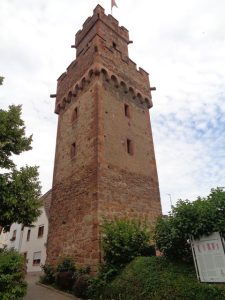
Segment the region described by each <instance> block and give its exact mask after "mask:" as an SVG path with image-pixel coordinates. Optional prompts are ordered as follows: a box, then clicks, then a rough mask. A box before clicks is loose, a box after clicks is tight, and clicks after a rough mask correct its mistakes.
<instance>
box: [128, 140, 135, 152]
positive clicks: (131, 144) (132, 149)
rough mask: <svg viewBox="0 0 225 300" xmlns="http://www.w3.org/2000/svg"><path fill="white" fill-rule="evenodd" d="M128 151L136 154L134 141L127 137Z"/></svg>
mask: <svg viewBox="0 0 225 300" xmlns="http://www.w3.org/2000/svg"><path fill="white" fill-rule="evenodd" d="M127 153H128V154H130V155H133V154H134V147H133V142H132V141H131V140H130V139H127Z"/></svg>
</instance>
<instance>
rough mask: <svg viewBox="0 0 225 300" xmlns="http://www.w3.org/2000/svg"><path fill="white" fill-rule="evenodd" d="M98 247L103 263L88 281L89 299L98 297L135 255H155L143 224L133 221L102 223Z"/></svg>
mask: <svg viewBox="0 0 225 300" xmlns="http://www.w3.org/2000/svg"><path fill="white" fill-rule="evenodd" d="M102 228H103V238H102V246H103V251H104V263H103V264H101V265H100V266H99V271H98V275H97V277H95V278H92V279H91V280H90V286H89V292H88V294H89V297H93V296H94V297H96V299H98V297H100V294H101V290H102V289H104V287H105V285H106V284H107V283H108V282H110V281H111V280H112V279H113V278H115V276H116V275H117V274H119V273H120V271H121V270H122V269H123V268H124V267H125V266H126V264H128V263H129V262H130V261H131V260H133V259H134V258H135V257H137V256H152V255H155V247H154V246H153V245H151V244H150V232H149V230H148V228H147V226H146V224H143V223H141V222H140V221H137V220H121V219H120V220H119V219H118V220H114V221H106V220H104V222H103V225H102Z"/></svg>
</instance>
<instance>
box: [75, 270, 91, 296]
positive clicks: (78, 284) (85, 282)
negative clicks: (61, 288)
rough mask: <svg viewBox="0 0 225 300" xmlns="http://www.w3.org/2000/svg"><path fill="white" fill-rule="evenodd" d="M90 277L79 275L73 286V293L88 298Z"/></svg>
mask: <svg viewBox="0 0 225 300" xmlns="http://www.w3.org/2000/svg"><path fill="white" fill-rule="evenodd" d="M89 281H90V276H89V275H88V274H82V275H79V276H78V277H77V279H76V281H75V283H74V285H73V293H74V295H75V296H77V297H80V298H87V296H88V287H89Z"/></svg>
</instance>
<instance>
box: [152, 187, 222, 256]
mask: <svg viewBox="0 0 225 300" xmlns="http://www.w3.org/2000/svg"><path fill="white" fill-rule="evenodd" d="M217 231H218V232H220V233H222V234H223V235H225V191H223V189H222V188H217V189H212V190H211V192H210V194H209V195H208V196H207V197H206V198H200V197H198V199H197V200H196V201H194V202H190V201H188V200H185V201H182V200H180V201H179V202H178V203H177V205H176V206H174V207H173V209H172V213H171V214H170V215H169V216H168V217H167V218H161V219H159V221H158V222H157V224H156V230H155V240H156V245H157V247H158V248H159V250H160V251H161V252H162V253H163V254H164V255H165V256H166V257H168V258H170V259H176V260H186V261H187V260H189V261H190V260H192V254H191V249H190V245H189V244H188V243H187V240H188V239H189V238H190V236H193V237H195V238H199V237H200V236H202V235H210V234H211V233H213V232H217Z"/></svg>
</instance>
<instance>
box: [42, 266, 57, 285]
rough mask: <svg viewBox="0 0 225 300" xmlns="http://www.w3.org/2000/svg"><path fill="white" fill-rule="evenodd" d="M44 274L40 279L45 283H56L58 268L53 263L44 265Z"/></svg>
mask: <svg viewBox="0 0 225 300" xmlns="http://www.w3.org/2000/svg"><path fill="white" fill-rule="evenodd" d="M42 270H43V271H44V275H43V276H41V278H40V281H41V282H42V283H44V284H53V283H55V276H56V270H55V268H54V267H53V266H51V265H44V266H42Z"/></svg>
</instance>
